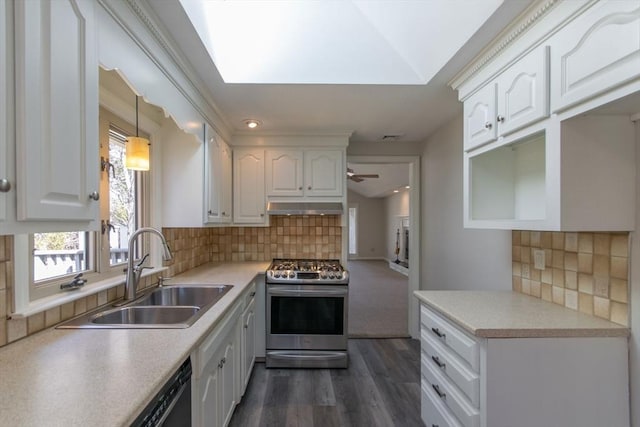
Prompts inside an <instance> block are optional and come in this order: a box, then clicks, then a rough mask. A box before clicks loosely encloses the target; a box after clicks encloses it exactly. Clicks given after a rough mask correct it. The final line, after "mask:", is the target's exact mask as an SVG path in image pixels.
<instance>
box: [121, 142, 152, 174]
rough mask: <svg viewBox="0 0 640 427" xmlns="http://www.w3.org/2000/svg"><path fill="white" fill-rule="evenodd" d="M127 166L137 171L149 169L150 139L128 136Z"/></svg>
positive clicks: (125, 162)
mask: <svg viewBox="0 0 640 427" xmlns="http://www.w3.org/2000/svg"><path fill="white" fill-rule="evenodd" d="M124 164H125V167H126V168H127V169H133V170H137V171H148V170H149V140H148V139H147V138H140V137H137V136H130V137H128V138H127V145H126V152H125V161H124Z"/></svg>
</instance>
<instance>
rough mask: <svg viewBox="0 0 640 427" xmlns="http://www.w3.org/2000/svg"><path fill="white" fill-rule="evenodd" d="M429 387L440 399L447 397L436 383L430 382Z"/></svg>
mask: <svg viewBox="0 0 640 427" xmlns="http://www.w3.org/2000/svg"><path fill="white" fill-rule="evenodd" d="M431 387H432V388H433V389H434V390H435V392H436V393H437V394H438V397H439V398H440V399H444V398H446V397H447V394H446V393H443V392H441V391H440V387H439V386H438V385H437V384H431Z"/></svg>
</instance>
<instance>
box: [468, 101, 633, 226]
mask: <svg viewBox="0 0 640 427" xmlns="http://www.w3.org/2000/svg"><path fill="white" fill-rule="evenodd" d="M603 147H606V149H603ZM634 152H635V135H634V126H633V123H632V122H631V121H630V120H629V119H628V117H625V116H608V115H600V114H593V115H585V116H576V117H574V118H571V119H568V120H564V121H561V120H559V119H558V118H557V117H552V118H550V119H549V120H547V121H544V122H539V123H537V124H535V125H533V126H531V127H528V128H526V129H522V130H520V131H516V132H514V133H513V134H512V135H510V136H508V137H506V138H504V140H503V141H498V142H496V143H495V144H490V145H487V146H486V147H483V148H479V149H477V150H474V151H472V152H468V153H465V154H464V225H465V227H468V228H497V229H507V230H554V231H555V230H558V231H601V230H608V231H629V230H633V229H634V225H635V221H634V220H635V218H634V212H635V209H634V203H635V180H636V178H635V174H636V170H635V155H634Z"/></svg>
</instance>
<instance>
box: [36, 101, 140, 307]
mask: <svg viewBox="0 0 640 427" xmlns="http://www.w3.org/2000/svg"><path fill="white" fill-rule="evenodd" d="M129 135H135V129H134V128H133V126H131V125H129V124H128V123H126V122H125V121H123V120H122V119H120V118H119V117H117V116H115V115H113V114H111V113H110V112H108V111H106V110H104V109H102V108H101V109H100V141H101V147H100V156H101V157H102V158H103V159H105V160H107V161H108V162H109V163H105V167H103V170H102V171H101V188H102V189H103V190H102V191H101V194H100V196H101V197H100V212H101V213H102V214H101V218H102V219H101V224H100V230H99V231H97V232H88V231H63V232H62V231H61V232H53V233H35V234H32V235H30V242H29V244H30V246H31V253H32V254H33V256H32V257H31V269H30V270H31V277H30V279H31V280H30V282H31V284H32V286H31V287H30V292H29V298H30V300H35V299H38V298H42V297H45V296H49V295H53V294H55V293H58V292H60V284H61V283H65V282H68V281H70V280H71V279H72V278H73V276H75V275H77V274H78V273H83V274H84V275H85V277H87V278H88V279H89V280H90V281H95V280H100V279H101V278H107V277H110V276H115V275H122V265H123V264H124V263H126V262H127V260H128V257H129V249H128V241H129V236H130V235H131V233H133V231H134V230H135V229H136V228H139V227H141V226H143V225H144V224H146V223H147V220H146V219H147V218H146V216H145V214H146V209H145V207H146V206H147V205H148V191H146V186H147V185H148V184H147V181H148V180H147V179H146V177H145V174H146V173H145V172H139V171H132V170H128V169H126V168H125V167H124V156H125V142H126V138H127V136H129ZM105 180H107V181H105ZM105 188H108V191H105ZM107 212H108V214H107ZM107 215H108V219H107V218H105V217H107ZM136 248H138V251H137V252H139V253H137V254H134V256H135V257H136V258H140V253H144V252H143V250H144V241H140V242H138V245H136Z"/></svg>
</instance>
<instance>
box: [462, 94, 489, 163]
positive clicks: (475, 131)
mask: <svg viewBox="0 0 640 427" xmlns="http://www.w3.org/2000/svg"><path fill="white" fill-rule="evenodd" d="M495 121H496V85H495V83H494V82H491V83H489V84H488V85H486V86H485V87H483V88H482V89H480V90H479V91H478V92H476V93H475V94H474V95H473V96H471V97H470V98H469V99H467V100H466V101H465V102H464V149H465V151H469V150H471V149H473V148H476V147H479V146H481V145H483V144H486V143H487V142H490V141H493V140H494V139H496V122H495Z"/></svg>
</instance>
